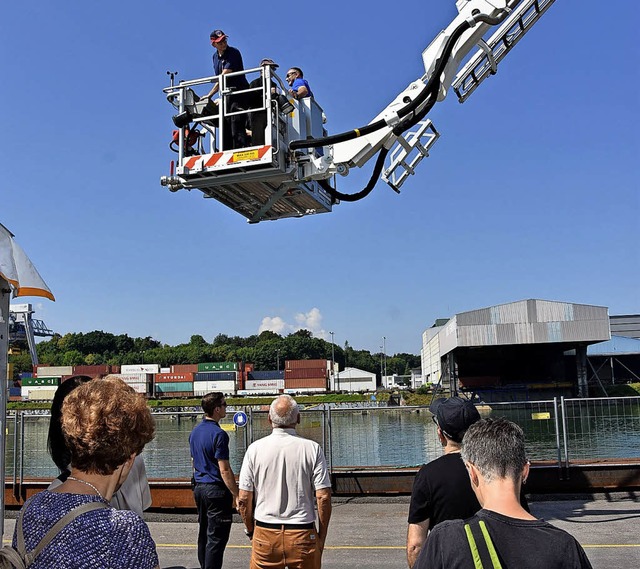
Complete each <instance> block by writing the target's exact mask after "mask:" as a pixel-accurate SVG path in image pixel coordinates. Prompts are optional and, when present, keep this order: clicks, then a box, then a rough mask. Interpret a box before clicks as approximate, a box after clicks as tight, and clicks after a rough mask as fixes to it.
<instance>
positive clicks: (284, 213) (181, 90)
mask: <svg viewBox="0 0 640 569" xmlns="http://www.w3.org/2000/svg"><path fill="white" fill-rule="evenodd" d="M554 1H555V0H457V2H456V7H457V10H458V15H457V16H456V17H455V18H454V19H453V21H452V22H451V23H450V24H449V25H448V26H447V27H446V28H445V29H444V30H442V31H441V32H440V33H439V34H438V35H437V36H436V38H435V39H434V40H433V41H432V42H431V44H430V45H429V46H428V47H427V48H426V49H425V50H424V51H423V53H422V60H423V64H424V69H425V73H424V75H423V76H422V77H420V78H419V79H417V80H415V81H413V82H412V83H410V84H409V85H408V86H407V87H406V88H405V89H404V90H403V91H402V92H401V93H399V94H398V95H397V96H396V98H395V99H394V100H393V101H392V102H391V103H390V104H389V105H388V106H387V107H386V108H385V109H384V110H382V111H381V112H380V113H379V114H378V116H376V117H375V118H374V119H373V120H372V121H371V122H370V123H369V124H367V125H365V126H363V127H360V128H355V129H353V130H351V131H347V132H343V133H340V134H335V135H329V134H328V133H327V131H326V129H325V127H324V124H325V117H324V112H323V110H322V108H321V107H320V106H319V104H318V103H317V102H316V101H315V99H313V98H312V97H307V98H302V99H299V100H286V102H285V103H284V104H283V102H282V99H283V96H282V95H281V94H278V93H279V92H280V91H284V92H286V88H285V86H284V84H283V83H282V80H281V79H280V78H279V77H278V76H277V74H276V73H275V72H274V71H273V70H272V69H271V68H270V67H268V66H267V67H263V68H254V69H249V70H244V71H239V72H235V73H229V74H223V75H220V76H217V77H205V78H202V79H195V80H190V81H180V82H179V83H178V84H177V85H175V84H174V76H175V73H169V72H168V73H169V74H170V75H171V85H170V86H169V87H166V88H165V89H164V92H165V93H166V96H167V99H168V100H169V102H170V103H171V104H172V105H173V106H174V107H175V108H176V110H177V111H178V112H177V114H176V115H175V116H174V117H173V122H174V124H175V125H176V127H177V130H175V131H174V132H173V139H172V141H171V144H170V147H171V148H172V150H174V151H175V152H177V160H176V161H175V162H174V161H172V163H171V172H170V175H169V176H163V177H162V178H161V180H160V183H161V184H162V185H163V186H166V187H167V188H168V189H169V190H171V191H173V192H175V191H178V190H180V189H187V190H192V189H197V190H200V191H201V192H202V193H203V194H204V197H206V198H213V199H216V200H218V201H219V202H221V203H223V204H224V205H226V206H228V207H230V208H231V209H233V210H235V211H237V212H238V213H240V214H242V215H244V216H245V217H246V218H247V220H248V221H249V223H258V222H260V221H264V220H276V219H282V218H287V217H303V216H305V215H309V214H316V213H328V212H331V211H332V208H333V206H334V205H336V204H338V203H340V202H341V201H357V200H360V199H362V198H364V197H366V196H367V195H368V194H369V193H370V192H371V191H372V190H373V188H374V186H375V185H376V183H377V181H378V179H379V178H382V180H383V181H384V182H386V183H387V184H388V185H389V186H390V187H391V188H392V189H393V190H394V191H396V192H398V193H399V192H400V188H401V186H402V185H403V184H404V182H405V181H406V180H407V179H408V177H409V176H411V175H413V174H415V171H416V167H417V166H418V165H419V164H420V162H421V161H422V160H423V159H424V158H426V157H427V156H429V151H430V150H431V148H432V147H433V145H434V144H435V143H436V141H437V140H438V137H439V136H440V134H439V132H438V130H437V129H436V128H435V126H434V124H433V123H432V121H431V120H430V119H429V118H428V116H427V115H428V113H429V111H430V110H431V109H432V108H433V106H434V105H435V104H436V103H437V102H439V101H442V100H444V99H445V97H446V96H447V95H448V94H449V92H450V91H451V90H453V92H455V94H456V95H457V97H458V100H459V101H460V102H461V103H463V102H465V101H466V100H467V99H468V97H469V96H470V95H471V94H472V93H473V92H474V91H475V89H476V88H477V87H478V86H479V85H480V83H482V82H483V81H484V80H485V79H486V78H488V77H489V76H490V75H493V74H495V73H496V72H497V66H498V64H499V63H500V61H502V59H504V57H505V56H506V55H507V54H508V53H509V52H510V51H511V49H512V48H513V47H514V46H515V45H516V44H517V43H518V42H519V41H520V39H522V37H523V36H524V35H525V34H526V33H527V32H528V31H529V30H530V29H531V27H532V26H533V25H534V24H535V23H536V22H537V21H539V19H540V18H541V17H542V16H543V15H544V14H545V13H546V11H547V10H548V9H549V7H550V6H551V5H552V4H553V3H554ZM474 50H475V51H474ZM472 52H473V53H472ZM238 75H245V76H246V78H247V80H248V81H250V80H252V79H254V78H255V79H260V80H259V81H252V82H251V83H250V87H249V88H248V89H245V90H242V91H239V90H234V89H233V88H232V87H229V85H228V83H229V80H230V79H232V78H233V77H235V76H238ZM216 81H217V82H219V84H220V89H219V93H220V98H219V99H217V100H216V101H215V102H212V101H209V100H208V99H204V100H201V99H200V97H199V96H198V95H197V94H196V90H197V88H198V87H199V86H200V85H204V86H206V88H207V90H209V85H210V84H211V83H212V82H216ZM232 82H233V81H232ZM251 85H254V86H253V87H251ZM256 85H257V86H256ZM239 96H243V97H244V100H245V101H246V100H251V101H254V103H253V104H251V105H248V107H249V108H242V107H241V106H239V105H238V104H235V103H234V98H235V100H236V101H237V100H238V97H239ZM245 107H247V105H245ZM258 119H260V120H258ZM234 121H236V122H235V125H237V124H238V121H245V124H247V125H248V126H251V125H256V124H257V125H260V132H259V133H258V135H259V136H256V132H255V127H254V131H253V132H252V138H254V137H255V139H256V140H255V141H251V142H250V143H249V144H251V145H250V146H247V147H243V148H233V147H232V141H231V137H230V136H229V133H230V131H231V129H232V128H233V126H234ZM262 125H264V132H262ZM254 142H255V144H254ZM374 157H377V158H376V160H375V165H374V168H373V173H372V175H371V179H370V181H369V183H368V184H367V185H366V186H365V187H364V188H363V189H362V190H361V191H360V192H357V193H353V194H344V193H341V192H339V191H338V190H337V189H336V177H337V176H348V175H349V172H350V170H351V169H352V168H361V167H363V166H364V165H365V164H367V163H368V162H369V161H370V160H371V159H373V158H374Z"/></svg>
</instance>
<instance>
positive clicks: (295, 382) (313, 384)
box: [284, 378, 327, 391]
mask: <svg viewBox="0 0 640 569" xmlns="http://www.w3.org/2000/svg"><path fill="white" fill-rule="evenodd" d="M299 387H303V388H307V387H308V388H310V389H326V388H327V380H326V379H325V378H316V379H285V380H284V388H285V391H286V390H287V389H297V388H299Z"/></svg>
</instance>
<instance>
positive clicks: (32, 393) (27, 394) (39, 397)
mask: <svg viewBox="0 0 640 569" xmlns="http://www.w3.org/2000/svg"><path fill="white" fill-rule="evenodd" d="M57 389H58V386H53V385H27V386H25V387H22V388H20V396H21V397H22V398H24V399H29V400H31V401H51V400H52V399H53V396H54V395H55V394H56V391H57Z"/></svg>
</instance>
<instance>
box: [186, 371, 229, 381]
mask: <svg viewBox="0 0 640 569" xmlns="http://www.w3.org/2000/svg"><path fill="white" fill-rule="evenodd" d="M236 375H237V374H236V372H235V371H206V372H199V373H196V374H195V375H194V381H235V380H236V379H237V377H236Z"/></svg>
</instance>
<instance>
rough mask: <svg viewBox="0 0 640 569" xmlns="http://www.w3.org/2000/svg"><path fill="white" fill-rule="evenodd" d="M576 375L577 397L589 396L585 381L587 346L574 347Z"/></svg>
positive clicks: (587, 385)
mask: <svg viewBox="0 0 640 569" xmlns="http://www.w3.org/2000/svg"><path fill="white" fill-rule="evenodd" d="M576 375H577V378H578V397H589V384H588V382H587V347H586V346H577V347H576Z"/></svg>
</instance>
